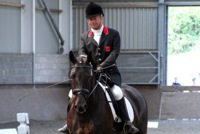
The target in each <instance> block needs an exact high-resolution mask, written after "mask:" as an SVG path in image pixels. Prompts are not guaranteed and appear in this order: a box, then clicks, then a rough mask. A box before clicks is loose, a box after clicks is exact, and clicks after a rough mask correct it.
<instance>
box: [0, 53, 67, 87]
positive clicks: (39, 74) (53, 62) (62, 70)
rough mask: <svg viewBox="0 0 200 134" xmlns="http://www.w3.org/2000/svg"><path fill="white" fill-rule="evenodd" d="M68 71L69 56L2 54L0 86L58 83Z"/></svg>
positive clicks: (65, 77)
mask: <svg viewBox="0 0 200 134" xmlns="http://www.w3.org/2000/svg"><path fill="white" fill-rule="evenodd" d="M33 68H34V69H33ZM68 71H69V62H68V56H67V55H56V54H55V55H42V54H35V55H34V57H33V55H32V54H7V53H3V54H0V84H33V83H35V84H40V83H56V82H60V81H64V80H67V79H68Z"/></svg>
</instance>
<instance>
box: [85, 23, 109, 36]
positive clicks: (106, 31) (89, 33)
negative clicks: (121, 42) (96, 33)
mask: <svg viewBox="0 0 200 134" xmlns="http://www.w3.org/2000/svg"><path fill="white" fill-rule="evenodd" d="M103 33H104V34H105V35H107V34H108V33H109V32H108V28H107V27H106V26H104V27H103ZM92 35H93V32H92V30H91V29H90V31H89V32H88V37H92Z"/></svg>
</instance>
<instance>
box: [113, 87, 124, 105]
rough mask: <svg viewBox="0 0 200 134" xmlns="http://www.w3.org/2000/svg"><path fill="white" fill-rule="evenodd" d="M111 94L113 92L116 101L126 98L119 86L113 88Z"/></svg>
mask: <svg viewBox="0 0 200 134" xmlns="http://www.w3.org/2000/svg"><path fill="white" fill-rule="evenodd" d="M111 92H112V94H113V96H114V97H115V100H116V101H118V100H121V99H122V98H123V96H124V95H123V92H122V89H121V88H120V87H119V86H117V85H114V86H113V87H112V88H111Z"/></svg>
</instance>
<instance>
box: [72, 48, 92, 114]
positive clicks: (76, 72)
mask: <svg viewBox="0 0 200 134" xmlns="http://www.w3.org/2000/svg"><path fill="white" fill-rule="evenodd" d="M69 58H70V61H71V62H72V66H71V72H70V75H69V77H70V79H71V86H72V90H73V95H74V96H75V99H74V100H75V109H76V111H77V112H78V113H84V112H85V111H86V109H87V99H88V98H89V96H90V95H91V93H92V90H93V87H94V83H95V75H94V74H93V73H94V72H93V67H92V64H91V63H90V62H89V61H90V60H89V58H90V56H88V57H87V59H84V58H83V57H77V58H76V57H75V56H74V54H73V52H72V51H70V53H69Z"/></svg>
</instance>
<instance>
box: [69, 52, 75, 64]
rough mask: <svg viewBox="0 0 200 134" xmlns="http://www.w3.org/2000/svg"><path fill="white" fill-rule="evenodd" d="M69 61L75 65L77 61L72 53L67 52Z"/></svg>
mask: <svg viewBox="0 0 200 134" xmlns="http://www.w3.org/2000/svg"><path fill="white" fill-rule="evenodd" d="M69 59H70V61H71V62H72V63H73V64H75V63H76V62H77V59H76V57H75V56H74V53H73V52H72V51H69Z"/></svg>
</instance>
